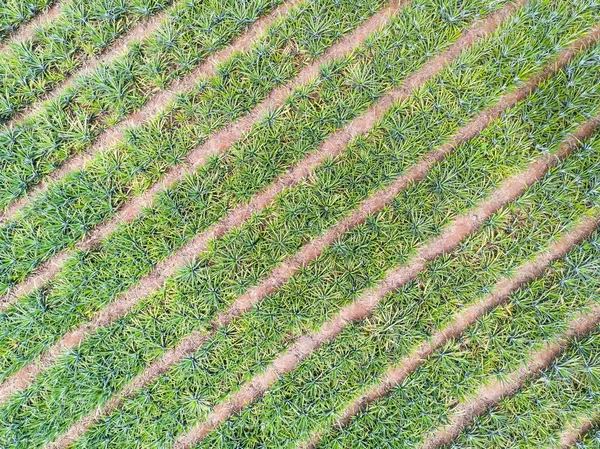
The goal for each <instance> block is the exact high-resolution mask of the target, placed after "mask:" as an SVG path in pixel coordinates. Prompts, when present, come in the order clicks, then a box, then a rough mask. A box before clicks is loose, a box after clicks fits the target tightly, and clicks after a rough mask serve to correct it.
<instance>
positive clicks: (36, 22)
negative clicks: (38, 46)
mask: <svg viewBox="0 0 600 449" xmlns="http://www.w3.org/2000/svg"><path fill="white" fill-rule="evenodd" d="M63 3H64V1H61V0H58V1H56V2H54V4H53V5H52V6H50V8H48V9H47V10H46V11H45V12H42V13H40V14H38V15H37V16H35V17H34V18H33V19H31V20H30V21H29V22H27V23H24V24H22V25H21V26H20V27H19V28H17V29H16V30H15V31H13V32H12V33H11V34H10V35H9V36H7V37H6V39H5V40H4V41H3V42H2V43H0V53H2V52H5V51H8V49H9V47H10V45H12V44H17V43H21V42H25V41H27V40H29V39H31V38H33V36H35V32H36V30H37V29H38V28H42V27H43V26H44V25H46V24H48V23H50V22H52V21H53V20H54V19H56V18H57V17H58V16H60V13H61V9H62V4H63Z"/></svg>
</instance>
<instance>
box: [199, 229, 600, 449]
mask: <svg viewBox="0 0 600 449" xmlns="http://www.w3.org/2000/svg"><path fill="white" fill-rule="evenodd" d="M598 238H599V235H598V233H595V235H594V236H593V237H592V239H591V241H589V242H586V243H584V244H583V245H582V246H579V247H577V248H576V249H575V250H574V251H572V252H571V253H570V254H569V255H568V256H567V257H566V258H564V259H563V260H560V261H557V262H556V263H553V264H552V265H551V266H550V268H549V269H548V270H547V271H546V273H545V275H544V276H543V277H542V278H540V279H536V280H535V281H533V282H531V283H529V284H528V285H527V286H526V287H524V288H522V289H521V290H519V291H517V292H516V293H514V294H513V295H511V297H510V298H509V301H508V302H507V303H506V304H503V305H501V306H499V307H498V308H496V309H494V310H493V311H492V312H491V313H489V314H488V315H486V316H484V317H483V318H482V319H480V320H479V321H478V322H477V323H475V325H473V326H472V327H470V328H469V329H468V330H467V331H466V332H465V333H464V334H463V335H461V336H460V337H459V338H458V339H456V340H454V341H451V342H449V343H448V344H447V345H446V346H445V347H444V348H442V349H441V350H439V351H438V352H436V353H435V354H434V355H433V356H432V357H431V358H429V359H428V360H427V361H426V362H425V363H424V364H423V365H422V366H421V367H420V368H418V369H417V370H416V371H415V372H414V373H413V374H412V375H410V376H408V377H407V378H406V379H405V380H404V381H403V382H402V383H400V384H399V385H398V386H397V387H396V388H395V389H394V390H393V392H392V393H391V394H390V395H389V396H387V397H386V398H384V399H382V400H380V401H378V402H376V403H373V404H371V405H370V406H369V407H368V408H367V410H366V411H365V412H362V413H360V414H359V415H357V417H356V418H355V419H354V420H353V421H352V422H351V423H350V424H349V425H348V426H347V427H344V428H342V429H341V430H333V431H332V432H330V434H328V435H327V437H326V438H325V439H324V440H323V441H322V442H321V444H320V445H319V447H328V448H332V449H333V448H345V447H364V448H392V447H418V445H419V443H420V442H422V440H423V437H424V436H425V435H426V434H427V433H429V432H431V431H432V430H435V429H436V428H439V427H441V426H443V425H444V423H445V422H447V419H448V417H449V415H451V414H452V412H453V409H455V407H456V405H457V404H458V403H459V402H460V401H464V400H465V399H467V398H469V397H471V396H472V395H474V394H475V393H476V392H477V391H478V390H479V388H480V387H481V386H482V384H489V382H491V381H493V380H499V381H502V380H503V379H506V378H507V376H508V374H509V373H510V372H512V371H513V370H515V369H516V368H518V367H519V366H520V365H521V364H523V363H527V362H528V361H529V359H528V353H530V352H531V351H535V350H536V349H540V348H541V347H542V342H546V341H553V340H554V339H555V338H556V337H557V336H559V335H560V334H561V332H562V331H563V330H564V328H565V324H566V321H567V320H568V319H571V318H573V317H574V316H576V315H577V314H578V313H580V312H582V311H584V310H585V309H586V308H587V307H589V306H590V305H597V304H598V303H599V301H600V296H599V295H598V287H599V286H600V284H599V279H598V278H597V277H595V276H593V273H594V270H595V269H597V263H596V262H595V261H594V259H596V261H597V259H598V256H599V252H598V250H599V248H600V247H599V246H598V244H599V241H598ZM473 277H475V275H474V273H471V278H473ZM451 279H452V277H451V276H450V280H449V283H450V284H451V283H452V280H451ZM467 283H468V281H467ZM428 286H431V287H432V288H436V286H435V285H431V284H429V285H428ZM467 287H468V285H467ZM413 289H419V287H418V286H413ZM421 289H422V287H421ZM434 295H435V294H434ZM403 296H404V295H403V294H396V295H394V296H392V297H390V298H389V299H388V300H387V301H386V304H382V307H381V311H380V313H379V314H375V316H374V317H373V318H372V319H371V320H368V321H366V322H364V323H362V324H361V325H356V326H353V327H352V328H349V329H348V331H347V332H346V333H345V335H344V336H343V337H341V338H340V339H339V340H337V341H335V342H333V343H332V344H331V345H329V346H328V347H326V348H323V350H322V354H318V355H317V354H315V356H316V357H315V359H316V358H317V357H318V356H319V355H320V357H319V361H320V362H321V363H320V364H318V362H317V361H316V360H315V362H314V369H315V371H317V372H316V373H314V374H313V373H311V376H310V378H309V379H307V377H308V376H307V375H305V376H304V378H302V377H301V375H300V373H301V372H300V371H299V372H298V374H297V375H295V376H290V377H292V379H290V380H288V379H286V382H282V383H281V387H280V389H279V391H277V390H273V392H272V393H270V394H269V395H268V396H267V400H266V401H265V402H266V403H267V404H268V405H269V407H268V408H267V406H266V404H265V405H264V410H265V412H270V413H271V416H273V412H274V405H275V404H273V402H274V400H275V399H278V398H279V397H282V396H283V395H284V393H286V395H285V396H286V397H289V395H290V394H293V395H294V396H301V395H303V394H304V395H305V394H307V390H308V388H307V385H310V379H312V378H313V377H315V376H317V375H318V374H320V373H322V375H321V378H319V377H316V378H317V379H318V383H319V386H321V385H323V386H322V389H320V390H321V394H327V391H328V389H333V388H336V387H335V386H334V385H335V384H334V381H335V379H336V376H339V378H344V379H347V377H346V376H345V371H344V372H341V371H342V370H343V369H344V368H345V367H346V366H348V368H349V370H348V371H350V372H354V374H353V376H354V378H357V376H359V377H358V379H365V382H369V380H370V377H366V376H367V375H368V374H370V375H373V374H374V373H373V372H370V373H368V374H367V373H363V372H361V370H364V371H367V370H369V368H367V367H368V366H369V364H372V365H375V366H376V365H377V362H378V360H377V358H373V359H370V358H369V351H364V349H363V347H364V346H367V345H369V346H370V347H371V348H373V350H375V348H377V349H378V350H379V352H383V348H384V347H385V345H386V344H387V345H389V346H392V347H394V346H403V345H405V344H408V345H410V342H406V340H405V332H408V333H409V334H410V333H413V332H415V330H414V329H413V326H415V325H416V326H417V328H422V335H418V337H417V339H418V340H420V339H422V338H423V337H425V338H427V334H428V331H429V329H428V328H427V326H425V327H424V328H423V324H420V323H419V324H416V323H415V324H410V325H407V323H405V322H404V321H406V320H408V319H409V318H407V317H406V315H405V314H403V313H397V314H394V313H393V311H397V310H406V308H409V310H410V317H413V316H414V317H415V318H416V320H417V322H418V321H421V320H423V323H427V320H428V317H429V315H428V314H429V313H431V312H430V311H426V312H424V313H423V312H422V311H421V307H422V302H421V301H419V294H418V293H416V294H413V295H412V304H413V305H412V310H411V309H410V308H411V306H410V305H409V304H410V302H408V301H405V300H404V298H403ZM436 296H437V295H436ZM436 299H437V302H438V304H442V303H443V302H444V300H443V298H442V297H438V298H436ZM427 307H429V304H428V305H427ZM442 307H443V306H442ZM432 310H433V311H434V313H435V314H438V313H439V311H438V310H435V308H434V309H432ZM422 313H423V316H420V315H421V314H422ZM450 313H451V311H450ZM597 332H598V330H596V331H595V333H594V337H592V338H591V339H585V338H584V339H582V340H579V341H576V342H575V343H574V346H573V347H572V349H571V350H570V351H569V352H568V353H567V355H566V356H565V357H563V358H562V359H561V360H560V361H559V362H558V363H561V362H563V361H564V360H569V359H571V361H573V358H572V357H573V356H575V357H577V355H576V354H577V352H578V349H583V348H585V346H586V344H587V345H589V344H590V343H591V342H592V341H596V343H594V344H593V345H592V346H591V347H590V346H587V349H593V348H594V346H596V345H597V344H598V335H597ZM372 334H375V335H376V336H375V337H374V336H373V335H372ZM355 354H356V355H355ZM579 355H580V356H582V355H584V354H579ZM593 357H594V354H593V353H589V354H588V360H589V361H590V362H592V363H594V362H593ZM347 359H349V361H346V360H347ZM326 362H329V363H327V365H325V363H326ZM584 363H585V362H584ZM334 364H335V365H334ZM595 364H597V361H596V362H595ZM334 366H336V367H338V366H340V367H343V368H341V369H340V368H338V369H337V370H338V371H340V372H338V373H336V374H335V375H333V376H332V375H328V374H327V373H328V372H329V370H330V369H333V367H334ZM374 371H377V370H374ZM293 377H297V379H293ZM594 378H595V375H594V373H590V372H585V371H584V372H582V373H580V379H581V380H584V379H585V380H586V381H587V382H588V385H590V386H591V385H594V383H596V388H597V387H598V385H597V378H596V379H594ZM358 379H357V380H356V381H355V382H357V383H358V381H359V380H358ZM293 380H295V381H296V382H295V383H296V384H298V383H299V384H300V386H299V387H296V388H295V389H294V386H295V385H294V383H292V381H293ZM288 384H289V387H288V388H287V389H285V387H286V386H288ZM582 387H583V385H582ZM550 388H552V387H550ZM299 389H300V391H298V390H299ZM337 389H338V390H339V389H341V387H340V386H337ZM260 406H263V404H262V403H261V404H260ZM260 406H257V407H255V408H261V407H260ZM253 412H254V413H256V412H257V410H253V409H248V410H247V411H246V412H244V413H243V415H241V416H242V417H245V418H246V423H245V424H246V425H248V422H247V421H249V419H250V416H251V413H253ZM273 419H276V418H273ZM237 421H240V420H236V424H238V422H237ZM504 424H505V425H506V424H507V423H506V422H505V423H504ZM538 425H542V424H541V423H538ZM241 428H242V426H241V422H240V423H239V424H238V425H234V424H233V423H231V424H230V427H229V429H232V430H229V429H228V428H225V427H224V430H223V432H222V433H223V434H225V435H239V430H241ZM234 429H235V430H237V432H233V430H234ZM505 429H506V431H509V430H508V426H507V427H506V428H505ZM240 438H242V437H240ZM487 438H488V442H487V445H485V447H491V446H489V444H491V441H493V439H494V434H493V433H490V434H487ZM218 441H219V435H218V434H215V436H214V437H212V438H209V439H207V440H206V445H205V446H201V447H213V448H216V447H224V446H226V444H222V445H219V444H217V442H218ZM229 441H231V439H230V440H229ZM237 441H238V442H239V441H241V439H240V440H237ZM226 442H227V440H226V441H224V443H226ZM210 444H212V446H209V445H210ZM238 444H239V443H238ZM246 447H250V446H248V445H247V446H246ZM509 447H517V446H509ZM520 447H539V446H537V445H532V446H520Z"/></svg>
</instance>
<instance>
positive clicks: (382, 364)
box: [113, 145, 600, 448]
mask: <svg viewBox="0 0 600 449" xmlns="http://www.w3.org/2000/svg"><path fill="white" fill-rule="evenodd" d="M598 147H599V145H596V150H595V151H589V150H585V151H586V152H587V153H588V154H586V155H585V158H586V159H587V164H585V163H584V164H582V163H581V162H580V161H572V162H571V161H570V162H571V163H570V164H569V163H567V164H565V165H564V166H563V167H560V168H559V170H565V171H566V172H567V173H568V174H569V175H570V176H573V175H579V172H578V171H577V170H579V169H582V170H583V171H584V172H585V175H584V179H585V181H584V184H585V183H586V182H587V184H588V186H589V182H590V179H591V180H592V182H593V173H594V172H593V170H597V169H598V163H597V162H596V161H594V158H597V157H598V154H599V152H598ZM569 165H570V166H569ZM586 165H587V167H586ZM564 179H565V176H564V174H560V173H557V172H555V173H552V174H551V175H549V176H548V177H547V178H546V179H545V180H543V181H542V184H541V185H539V186H536V187H534V188H532V189H530V191H529V192H527V194H526V196H525V197H524V198H521V199H520V200H519V201H517V202H516V204H513V205H510V206H508V207H507V208H506V209H504V210H502V211H500V212H499V213H497V214H496V215H495V216H493V217H492V218H491V219H490V220H489V221H488V222H487V223H486V224H485V225H484V227H483V229H481V230H480V231H479V232H478V233H476V234H475V235H473V236H472V237H470V238H469V239H467V241H465V242H464V243H463V244H462V247H461V248H460V249H457V250H455V251H454V252H453V253H452V254H450V255H447V256H444V257H442V258H440V259H439V260H436V261H434V262H432V263H430V264H429V265H428V267H427V269H426V270H425V271H423V272H422V273H421V275H420V276H419V277H418V278H417V279H415V280H414V281H413V282H411V283H410V284H407V285H406V286H405V287H403V288H402V289H401V290H400V291H399V292H397V293H395V294H393V295H390V296H388V297H386V299H384V301H382V302H381V303H380V306H379V308H378V309H377V310H376V312H375V313H374V314H373V315H372V316H371V317H369V318H368V319H365V320H363V321H362V322H360V323H355V324H353V325H351V326H349V327H348V328H347V329H346V330H345V331H343V332H342V334H341V335H340V336H339V337H337V338H336V339H335V340H334V341H332V342H330V343H328V344H326V345H325V346H324V347H322V348H320V349H319V350H317V351H316V352H315V353H314V354H313V355H312V356H311V357H310V358H308V359H306V360H305V361H304V362H302V363H301V364H300V365H299V366H298V368H297V369H296V370H295V371H293V372H292V373H291V374H290V375H287V376H285V377H283V378H282V379H280V380H279V382H278V383H277V384H276V385H275V386H274V387H273V388H272V389H271V390H270V391H269V392H268V393H267V394H266V395H265V396H264V398H263V399H262V400H261V401H260V402H258V403H256V404H255V405H253V406H251V407H249V408H247V409H245V410H244V411H243V412H242V414H240V415H239V416H236V417H234V418H230V420H229V421H227V422H226V423H225V424H223V425H222V426H221V427H220V428H218V429H217V431H216V432H215V433H213V434H212V435H210V436H209V437H207V438H206V439H205V440H204V441H203V442H202V444H200V445H199V446H200V447H211V448H218V447H232V445H234V444H237V445H241V446H242V447H259V446H260V445H261V444H264V443H266V442H268V444H269V446H270V447H271V445H272V447H295V446H296V445H297V444H298V442H299V441H302V440H304V439H306V438H307V437H308V436H309V435H310V434H311V433H313V432H315V431H323V430H324V429H328V430H330V429H331V426H332V423H333V422H334V419H335V417H336V416H338V415H339V414H340V413H341V411H342V410H343V408H344V406H345V405H346V404H347V403H348V402H350V401H351V400H353V399H354V398H355V397H358V396H359V395H361V394H363V393H364V392H365V391H367V390H368V389H369V387H371V386H373V384H374V380H375V379H377V378H380V377H382V375H383V374H384V372H385V371H386V370H387V369H388V367H389V365H390V364H396V363H398V362H399V361H400V360H401V359H402V358H403V357H404V356H406V355H407V354H408V353H409V352H410V351H411V350H412V349H413V348H415V347H416V346H418V345H419V344H420V343H422V341H423V340H424V339H427V338H429V336H430V335H431V334H432V333H433V331H435V330H436V329H437V328H438V327H439V326H440V325H443V324H444V321H446V320H447V319H448V317H449V316H452V315H453V313H454V312H455V311H456V310H460V309H461V308H462V307H464V306H465V305H466V304H469V303H471V302H473V301H476V300H477V299H478V298H479V297H480V296H481V295H484V294H486V293H487V291H488V290H489V289H490V288H491V287H492V286H493V284H494V283H495V282H496V281H497V280H498V279H499V278H501V277H503V276H506V275H510V273H511V272H512V271H513V270H514V269H515V268H516V267H517V266H518V264H519V262H523V261H526V260H527V259H528V258H529V257H531V255H532V252H536V251H538V250H540V249H543V247H544V245H545V244H546V243H547V242H548V240H549V239H552V238H553V237H556V235H557V233H558V232H559V231H560V230H561V229H564V228H565V227H566V226H567V225H569V224H570V222H569V221H562V220H561V218H563V217H565V218H567V217H568V220H573V219H574V218H577V217H576V214H572V213H571V211H569V208H570V205H571V203H572V202H573V199H572V198H571V197H569V196H568V193H567V192H564V191H563V184H561V182H562V181H564ZM567 179H568V178H567ZM575 185H576V182H573V181H571V182H570V183H568V184H567V189H569V190H570V189H573V186H575ZM549 187H550V188H549ZM577 190H578V189H577V188H576V189H573V190H572V191H573V193H575V195H576V198H577V197H578V199H579V201H577V200H575V202H576V203H577V202H579V208H580V209H583V208H585V206H584V204H585V196H584V195H582V193H584V192H585V189H583V191H580V192H577ZM554 195H558V198H556V202H554V201H555V199H554ZM548 198H551V199H550V200H549V199H548ZM540 200H541V203H537V201H540ZM581 200H584V201H581ZM554 208H559V209H558V210H559V211H562V213H560V212H559V213H555V212H554ZM598 211H599V210H598V209H596V213H597V212H598ZM560 215H563V217H561V216H560ZM520 217H527V218H526V219H521V218H520ZM515 222H517V223H518V229H512V225H513V223H515ZM538 224H540V225H541V226H540V229H535V231H534V232H531V229H534V228H535V226H537V225H538ZM593 242H596V243H597V236H596V240H593ZM490 248H493V249H492V250H490ZM586 251H587V252H586V257H585V258H577V259H576V263H577V265H576V267H577V268H578V269H580V271H579V272H577V271H575V270H572V274H577V275H578V276H579V277H578V278H577V279H576V281H577V282H575V281H573V282H569V286H568V288H569V291H571V293H570V296H567V297H565V298H564V301H557V302H555V301H554V299H555V298H556V297H557V296H552V297H551V298H550V297H546V298H544V301H543V302H544V303H545V302H547V301H548V302H550V304H549V305H550V307H549V308H545V307H542V308H541V309H537V310H536V309H534V310H533V313H532V312H531V311H530V312H529V313H528V312H527V309H528V308H530V307H532V306H533V304H531V302H528V301H523V300H522V299H521V298H522V297H523V296H527V295H526V294H523V295H521V296H520V297H519V301H518V303H519V305H518V307H520V309H519V310H515V309H514V307H510V306H509V307H506V308H505V310H503V309H502V308H500V309H499V310H497V311H495V312H493V313H492V315H493V316H494V317H493V318H491V319H487V318H486V319H483V320H482V322H481V323H479V324H477V325H476V326H474V327H473V328H472V329H470V330H469V331H468V332H467V333H466V334H465V335H464V336H463V337H462V338H461V339H459V341H457V342H454V343H450V344H448V345H447V346H446V347H444V348H443V349H442V350H440V351H439V352H437V353H436V354H435V355H434V356H433V357H432V358H431V360H430V361H429V362H427V363H428V364H429V366H428V365H427V363H426V364H425V366H424V368H422V369H421V370H425V371H428V372H429V373H428V375H429V376H430V377H429V379H427V381H425V383H424V384H423V383H421V382H418V381H417V380H411V379H410V376H409V378H408V379H407V380H406V381H405V382H404V383H403V384H402V385H401V386H399V387H398V389H402V391H403V392H405V393H406V394H407V396H408V397H411V398H412V400H413V401H414V402H415V404H418V405H417V406H416V407H412V408H411V407H410V404H403V406H402V407H400V408H399V409H400V411H399V412H398V413H396V414H390V415H387V414H380V413H378V410H377V405H374V406H373V407H372V410H373V411H372V412H371V413H372V415H371V416H370V419H369V420H368V421H367V422H368V423H369V424H372V423H373V422H376V423H377V424H376V425H377V431H376V433H377V432H378V433H380V434H381V435H382V436H383V435H385V436H386V437H387V438H389V439H388V440H387V442H384V441H380V440H376V441H373V442H371V441H368V445H367V446H366V447H416V443H418V439H419V438H420V436H422V435H423V433H424V432H425V431H426V430H428V429H429V428H432V427H433V428H434V427H435V426H437V425H439V424H440V423H443V422H444V419H445V418H444V416H443V415H442V416H438V413H436V412H437V411H439V412H442V411H443V412H444V413H445V409H446V406H447V404H452V403H454V402H455V401H458V400H460V399H462V398H464V397H466V396H468V395H469V394H471V393H473V392H474V391H476V389H477V387H478V386H479V384H480V382H481V381H482V377H481V376H483V379H485V378H486V377H487V376H489V375H490V374H494V375H501V373H507V372H509V371H510V370H512V369H513V368H514V367H515V366H514V365H515V363H520V362H521V361H522V359H523V353H524V352H526V351H527V350H529V349H530V347H531V346H532V345H533V343H534V342H536V340H539V339H540V337H541V338H544V339H547V338H548V337H549V336H550V335H553V334H556V333H557V332H560V330H561V329H560V326H557V325H556V321H558V320H559V319H562V318H564V317H565V316H567V315H568V313H570V312H573V311H574V310H577V308H578V307H579V306H581V305H582V304H585V302H586V301H588V297H587V296H586V294H589V293H590V292H595V291H596V290H597V288H598V285H600V284H599V283H598V281H597V280H596V281H592V282H591V283H590V282H589V281H588V279H587V278H586V276H585V275H587V277H589V276H590V275H591V274H592V273H593V272H594V269H595V268H596V266H597V264H596V263H595V261H594V257H595V258H596V259H597V257H598V247H597V246H594V245H590V248H588V249H587V250H586ZM507 256H508V257H507ZM511 256H515V257H514V258H513V257H511ZM563 274H564V273H563ZM573 284H575V285H573ZM580 284H582V285H585V288H584V289H583V290H580V291H575V290H574V289H573V288H572V287H579V285H580ZM544 285H545V286H547V285H548V282H546V283H545V284H544ZM537 291H538V292H540V291H543V290H540V289H538V290H537ZM561 293H562V290H561ZM558 297H560V296H558ZM596 298H597V300H600V297H598V295H597V293H596ZM573 299H575V300H573ZM569 300H571V301H569ZM535 301H538V302H541V301H540V299H539V298H538V297H537V295H536V297H535ZM523 303H525V304H523ZM553 308H555V310H553ZM521 310H524V312H522V311H521ZM498 318H500V319H499V320H498ZM486 321H487V322H486ZM490 321H491V322H494V321H498V322H497V323H494V324H493V325H492V324H490ZM507 322H510V326H508V327H507ZM255 324H257V323H255ZM500 329H502V332H499V330H500ZM530 329H533V330H530ZM523 331H525V332H524V333H523ZM488 332H491V333H492V334H493V337H492V338H489V337H488V336H487V335H486V334H487V333H488ZM482 334H483V335H482ZM507 340H508V341H507ZM507 343H508V344H507ZM455 349H458V352H459V354H457V353H456V352H455V351H454V350H455ZM469 352H471V354H469ZM497 352H500V354H496V353H497ZM499 355H501V356H502V360H503V362H502V363H500V362H499V360H498V356H499ZM455 363H457V364H458V366H456V365H454V364H455ZM482 365H483V366H482ZM473 368H475V372H477V371H476V370H477V369H479V370H481V372H480V373H479V374H477V375H475V373H473V371H471V370H472V369H473ZM446 369H448V370H449V371H450V372H452V375H448V376H447V375H446ZM453 369H454V370H455V371H453ZM421 370H418V371H417V376H420V375H421V372H420V371H421ZM437 370H440V372H438V371H437ZM465 371H467V372H469V375H468V376H467V375H465ZM182 374H183V373H182ZM187 375H191V372H190V370H189V369H188V370H187ZM433 375H435V377H431V376H433ZM457 379H459V380H460V381H459V382H457ZM173 380H175V379H173ZM177 380H178V381H181V380H182V377H178V378H177ZM440 384H441V385H440ZM174 385H175V383H171V384H170V387H173V386H174ZM441 389H445V390H446V391H444V393H445V394H446V395H448V397H443V396H440V395H439V394H437V391H438V390H441ZM413 390H414V391H413ZM447 390H449V391H450V392H448V391H447ZM191 391H193V390H190V391H188V392H186V393H187V394H190V393H191ZM415 392H417V393H418V394H415ZM161 393H162V394H161ZM168 393H169V391H168V390H167V391H165V389H162V388H155V389H152V390H150V389H149V391H148V392H147V395H148V396H147V397H146V398H145V400H146V401H147V403H148V402H149V404H150V407H153V406H154V403H155V401H156V404H157V405H159V404H160V405H159V406H162V404H161V401H162V399H163V397H165V396H166V395H167V394H168ZM180 397H181V398H182V399H185V400H188V401H189V396H187V397H186V396H180ZM140 403H141V401H140ZM432 403H436V405H435V406H434V407H431V404H432ZM186 404H187V403H185V402H180V403H179V406H180V407H184V406H185V405H186ZM171 410H174V409H171ZM424 410H428V415H427V418H426V419H422V416H421V413H422V412H423V411H424ZM128 422H129V423H130V424H131V421H128ZM143 424H144V422H142V425H143ZM117 428H118V429H119V430H121V431H122V430H124V427H117ZM113 430H115V429H113ZM367 430H368V429H366V428H365V427H363V428H361V429H360V430H358V431H356V432H354V433H353V435H354V436H358V437H359V438H360V437H364V436H365V435H367V434H368V432H367ZM386 430H387V432H386ZM398 430H400V431H398ZM349 433H350V432H349ZM393 435H395V436H396V437H395V438H394V437H393ZM382 439H383V438H382ZM343 443H344V444H331V441H327V442H326V443H324V444H322V445H321V447H364V446H363V444H364V443H365V441H363V440H360V441H358V440H351V439H348V440H347V441H344V442H343ZM380 444H381V445H380Z"/></svg>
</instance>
